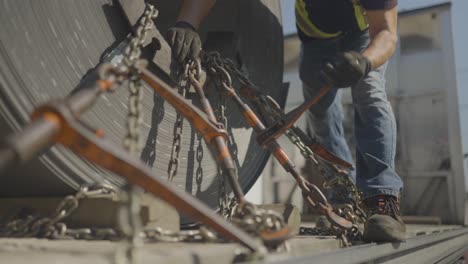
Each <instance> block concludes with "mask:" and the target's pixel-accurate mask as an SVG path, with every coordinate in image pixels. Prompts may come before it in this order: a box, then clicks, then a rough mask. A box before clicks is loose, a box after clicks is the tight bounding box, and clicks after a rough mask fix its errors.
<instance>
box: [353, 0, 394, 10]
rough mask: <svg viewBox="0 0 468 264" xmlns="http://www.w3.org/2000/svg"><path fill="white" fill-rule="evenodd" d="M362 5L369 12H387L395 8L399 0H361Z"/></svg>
mask: <svg viewBox="0 0 468 264" xmlns="http://www.w3.org/2000/svg"><path fill="white" fill-rule="evenodd" d="M360 3H361V5H362V7H363V8H364V9H367V10H386V9H391V8H393V7H395V6H396V5H397V4H398V0H361V1H360Z"/></svg>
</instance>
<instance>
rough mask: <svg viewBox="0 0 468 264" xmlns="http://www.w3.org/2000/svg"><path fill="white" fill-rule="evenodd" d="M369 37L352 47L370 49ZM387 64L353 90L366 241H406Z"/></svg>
mask: <svg viewBox="0 0 468 264" xmlns="http://www.w3.org/2000/svg"><path fill="white" fill-rule="evenodd" d="M368 42H369V37H368V35H367V34H365V35H362V36H360V37H358V38H357V39H356V40H355V41H353V42H352V43H351V44H352V46H351V47H352V48H354V49H355V50H358V51H360V50H362V49H364V48H365V47H367V45H368ZM386 68H387V63H385V64H384V65H382V66H380V67H379V68H377V69H375V70H373V71H371V72H370V73H369V75H368V76H367V77H365V78H364V79H363V80H362V81H361V82H359V83H358V84H357V85H356V86H355V87H353V88H352V97H353V104H354V108H355V127H354V131H355V135H356V167H357V177H356V179H357V185H358V188H359V189H360V190H361V191H362V192H363V196H364V197H363V198H364V200H363V203H364V204H365V206H366V209H367V214H368V218H367V221H366V222H365V223H364V233H363V239H364V240H366V241H369V242H370V241H374V242H394V241H402V240H404V239H405V232H406V227H405V224H404V223H403V221H402V219H401V216H400V201H399V198H398V197H399V194H400V191H401V189H402V188H403V181H402V180H401V178H400V177H399V176H398V174H397V173H396V172H395V169H394V167H395V149H396V122H395V117H394V115H393V110H392V107H391V105H390V102H389V101H388V100H387V95H386V92H385V70H386Z"/></svg>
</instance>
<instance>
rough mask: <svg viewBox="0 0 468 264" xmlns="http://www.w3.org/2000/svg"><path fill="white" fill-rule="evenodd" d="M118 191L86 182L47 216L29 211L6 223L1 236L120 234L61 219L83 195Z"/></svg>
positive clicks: (91, 196)
mask: <svg viewBox="0 0 468 264" xmlns="http://www.w3.org/2000/svg"><path fill="white" fill-rule="evenodd" d="M115 196H116V191H115V190H114V188H113V187H111V186H109V185H106V184H100V185H94V186H88V185H84V186H82V187H81V188H80V190H79V191H78V192H77V193H76V194H75V195H68V196H66V197H65V198H64V199H63V200H62V201H60V203H59V204H58V205H57V208H56V209H55V211H54V213H52V214H51V215H50V216H48V217H41V216H40V215H38V214H29V215H27V216H23V217H21V216H20V215H21V213H20V214H19V217H18V218H16V219H14V220H12V221H9V222H7V223H5V224H3V225H2V226H3V227H2V228H1V230H0V237H38V238H48V239H88V240H98V239H117V238H119V237H121V234H119V233H117V232H116V231H115V230H111V229H92V228H81V229H69V228H68V227H67V226H66V224H64V223H63V222H62V221H63V220H65V218H67V217H68V216H69V215H70V214H72V213H73V212H74V211H75V210H76V209H77V208H78V206H79V204H80V201H82V200H83V199H95V198H114V197H115Z"/></svg>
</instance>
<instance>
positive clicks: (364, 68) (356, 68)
mask: <svg viewBox="0 0 468 264" xmlns="http://www.w3.org/2000/svg"><path fill="white" fill-rule="evenodd" d="M371 69H372V65H371V62H370V61H369V59H367V58H366V57H364V56H362V55H361V54H360V53H358V52H355V51H347V52H343V53H340V54H338V55H337V56H336V57H334V58H333V59H331V60H330V61H329V62H327V63H326V64H325V67H324V68H323V70H322V72H321V74H322V76H323V77H324V78H325V80H327V81H329V82H330V83H331V84H333V85H334V86H336V87H338V88H345V87H350V86H354V85H356V84H357V83H358V82H359V81H361V80H362V79H363V78H364V77H366V76H367V74H368V73H369V72H370V71H371Z"/></svg>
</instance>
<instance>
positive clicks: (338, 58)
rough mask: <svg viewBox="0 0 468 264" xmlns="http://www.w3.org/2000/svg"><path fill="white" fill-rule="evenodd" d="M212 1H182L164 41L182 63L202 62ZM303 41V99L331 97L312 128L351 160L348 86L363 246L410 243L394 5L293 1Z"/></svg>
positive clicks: (311, 116) (312, 113) (311, 114)
mask: <svg viewBox="0 0 468 264" xmlns="http://www.w3.org/2000/svg"><path fill="white" fill-rule="evenodd" d="M215 2H216V1H215V0H185V1H184V2H183V4H182V7H181V10H180V12H179V16H178V18H177V22H176V23H175V25H174V27H172V28H170V29H169V30H168V34H167V39H168V42H169V45H170V46H171V47H172V51H173V55H174V57H175V58H176V59H177V60H178V61H179V62H181V63H183V62H184V61H185V60H187V59H194V58H197V57H198V56H199V53H200V50H201V41H200V37H199V35H198V33H197V29H198V27H199V26H200V23H201V22H202V20H203V18H204V17H205V16H206V15H207V14H208V13H209V11H210V9H211V8H212V7H213V5H214V4H215ZM295 11H296V26H297V29H298V35H299V38H300V39H301V45H302V46H301V60H300V65H299V72H300V73H299V74H300V78H301V80H302V83H303V94H304V97H305V99H306V100H310V99H312V98H314V97H315V96H316V95H317V94H318V91H319V90H320V88H321V87H322V86H323V85H324V83H326V82H328V83H331V84H332V85H333V88H332V89H331V91H330V92H329V93H328V94H327V95H326V96H324V97H323V98H322V99H321V100H320V101H319V102H318V104H316V105H314V106H313V107H312V108H311V109H310V110H309V111H308V112H307V127H308V131H310V133H314V134H315V136H316V137H318V138H319V139H320V141H321V142H322V143H323V144H324V145H325V146H326V147H328V149H329V150H330V151H331V152H333V153H334V154H336V155H338V156H340V157H342V158H344V159H345V160H348V161H351V160H352V156H351V152H350V150H349V147H348V145H347V142H346V140H345V137H344V131H343V110H342V105H341V100H340V93H341V89H340V88H347V87H350V88H351V94H352V99H353V106H354V114H355V120H354V130H355V139H356V173H355V176H354V178H355V181H356V185H357V186H358V188H359V190H360V191H361V192H362V193H363V201H362V204H363V205H364V208H365V209H366V212H367V214H368V218H367V221H366V222H365V224H364V236H363V239H364V240H365V241H374V242H397V241H403V240H404V239H405V232H406V227H405V225H404V223H403V221H402V219H401V215H400V198H399V197H400V192H401V190H402V188H403V181H402V180H401V178H400V177H399V175H398V174H397V173H396V172H395V164H394V159H395V149H396V124H395V118H394V115H393V111H392V107H391V105H390V103H389V101H388V99H387V95H386V92H385V70H386V68H387V63H388V60H389V59H390V57H391V56H392V54H393V53H394V51H395V47H396V44H397V14H398V11H397V0H360V1H359V0H354V1H353V0H296V3H295Z"/></svg>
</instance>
